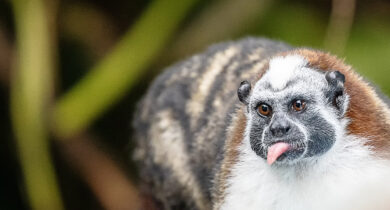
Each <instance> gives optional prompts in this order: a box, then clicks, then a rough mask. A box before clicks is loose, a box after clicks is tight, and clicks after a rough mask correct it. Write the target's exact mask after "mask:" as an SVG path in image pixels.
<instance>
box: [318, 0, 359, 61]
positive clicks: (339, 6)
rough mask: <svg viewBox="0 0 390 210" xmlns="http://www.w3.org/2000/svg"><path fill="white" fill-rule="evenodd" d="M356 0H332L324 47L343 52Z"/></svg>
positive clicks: (339, 52)
mask: <svg viewBox="0 0 390 210" xmlns="http://www.w3.org/2000/svg"><path fill="white" fill-rule="evenodd" d="M355 7H356V0H332V13H331V15H330V20H329V25H328V29H327V33H326V36H325V40H324V46H325V48H327V49H329V50H331V51H333V52H334V53H337V54H339V55H341V54H343V52H344V49H345V47H346V45H347V41H348V37H349V34H350V31H351V27H352V23H353V17H354V13H355Z"/></svg>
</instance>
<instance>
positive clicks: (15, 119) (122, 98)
mask: <svg viewBox="0 0 390 210" xmlns="http://www.w3.org/2000/svg"><path fill="white" fill-rule="evenodd" d="M247 36H262V37H268V38H272V39H275V40H281V41H284V42H287V43H289V44H291V45H293V46H297V47H298V46H299V47H302V46H306V47H311V48H318V49H323V50H326V51H330V52H331V53H333V54H336V55H338V56H339V57H341V58H344V59H345V61H346V62H347V63H349V64H351V65H352V66H353V67H354V68H355V69H356V70H357V71H358V72H359V73H361V75H363V76H364V77H365V78H366V79H367V80H369V81H371V82H373V83H374V84H375V85H376V86H378V87H379V88H380V89H382V91H383V92H384V93H385V94H390V77H389V76H390V58H389V57H390V1H386V0H333V1H332V0H209V1H206V0H153V1H151V0H132V1H124V0H113V1H104V0H78V1H76V0H15V1H11V0H3V1H0V116H1V117H0V119H1V121H0V133H1V145H0V167H1V173H0V209H138V208H139V206H140V201H139V199H138V196H137V187H136V186H137V173H136V169H135V167H134V165H133V164H132V162H131V158H130V157H131V149H132V140H131V126H130V123H131V117H132V113H133V112H134V107H135V105H136V102H137V101H138V100H139V99H140V97H141V96H142V95H143V93H144V92H145V91H146V88H147V87H148V85H149V84H150V82H151V81H152V80H153V78H154V77H155V76H156V75H157V74H158V73H160V72H161V71H162V70H163V69H164V68H165V67H167V66H169V65H171V64H173V63H174V62H177V61H179V60H181V59H184V58H186V57H188V56H190V55H191V54H194V53H197V52H201V51H202V50H204V49H205V48H206V47H207V46H209V45H210V44H213V43H216V42H220V41H226V40H236V39H239V38H242V37H247Z"/></svg>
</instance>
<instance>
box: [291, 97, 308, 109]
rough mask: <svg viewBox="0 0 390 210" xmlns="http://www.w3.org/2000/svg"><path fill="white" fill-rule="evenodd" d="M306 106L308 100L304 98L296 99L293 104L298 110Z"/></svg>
mask: <svg viewBox="0 0 390 210" xmlns="http://www.w3.org/2000/svg"><path fill="white" fill-rule="evenodd" d="M305 107H306V102H305V101H304V100H299V99H298V100H295V101H294V102H293V104H292V108H293V109H294V110H295V111H297V112H300V111H302V110H303V109H304V108H305Z"/></svg>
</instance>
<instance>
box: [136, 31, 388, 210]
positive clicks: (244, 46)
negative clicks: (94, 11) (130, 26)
mask: <svg viewBox="0 0 390 210" xmlns="http://www.w3.org/2000/svg"><path fill="white" fill-rule="evenodd" d="M289 56H298V57H299V58H301V59H303V60H304V62H305V67H307V68H311V69H313V70H315V71H318V72H326V71H334V70H337V71H340V72H341V73H342V74H344V75H345V78H346V82H345V90H346V92H347V94H348V95H349V106H348V107H347V110H346V115H345V117H344V118H343V120H342V121H341V122H342V123H341V124H343V126H345V127H346V129H345V130H342V129H341V130H340V131H338V135H341V136H342V138H341V139H342V140H340V139H337V140H336V142H335V144H334V145H333V146H332V148H331V149H330V150H329V151H328V152H326V153H325V154H324V155H323V156H321V160H317V162H315V163H311V164H297V165H295V166H294V167H290V168H282V169H280V170H274V169H273V168H271V167H270V166H269V165H267V164H266V162H265V160H264V159H262V158H261V157H259V156H258V155H256V153H255V152H254V151H253V150H252V149H251V147H250V145H249V139H248V131H247V129H246V126H247V123H248V115H247V107H245V106H244V105H243V104H241V103H240V102H239V100H238V97H237V88H238V87H239V84H240V82H241V81H243V80H248V81H249V82H250V83H251V84H252V85H255V84H256V83H257V81H259V80H260V79H261V78H262V77H263V76H264V75H266V74H267V71H268V70H269V66H270V61H271V62H272V61H273V59H275V58H276V59H282V60H283V59H285V58H287V57H289ZM282 62H283V61H282ZM288 67H289V65H287V66H285V67H283V68H279V70H280V72H277V74H275V75H273V76H272V77H273V80H275V81H274V83H275V85H276V87H277V88H281V89H283V87H284V86H285V85H286V84H283V81H282V79H280V80H278V75H280V77H288V76H289V75H287V72H286V75H285V74H284V72H283V69H284V68H288ZM267 76H269V75H267ZM275 78H276V79H275ZM287 79H288V78H287ZM134 128H135V139H137V148H136V151H135V154H134V158H135V160H136V161H137V163H138V164H139V167H140V177H141V180H142V190H143V193H144V194H145V195H146V196H148V197H152V198H153V200H154V202H155V204H156V206H157V208H161V209H325V208H327V209H357V208H358V207H359V208H361V209H390V202H389V201H386V199H385V198H387V197H389V196H390V182H388V183H387V179H386V177H387V176H388V175H390V164H389V161H388V160H389V158H390V155H389V154H390V153H389V151H390V112H389V108H388V105H387V104H385V103H384V102H383V100H381V99H380V98H379V97H378V96H377V94H376V93H375V91H374V90H373V88H371V86H370V85H369V84H368V83H367V82H365V81H363V80H362V79H361V77H360V76H359V75H358V74H357V73H355V72H354V71H353V70H352V68H351V67H350V66H348V65H346V64H344V62H343V61H341V60H339V59H338V58H336V57H334V56H332V55H330V54H327V53H324V52H320V51H316V50H309V49H293V48H292V47H290V46H288V45H286V44H284V43H280V42H274V41H271V40H267V39H255V38H248V39H244V40H240V41H237V42H227V43H222V44H217V45H214V46H212V47H210V48H209V49H208V50H207V51H206V52H204V53H202V54H198V55H195V56H193V57H191V58H189V59H188V60H186V61H183V62H180V63H178V64H176V65H174V66H172V67H170V68H168V69H167V70H166V71H164V73H163V74H162V75H160V76H159V77H158V78H157V79H156V80H155V81H154V82H153V84H152V86H151V87H150V89H149V91H148V93H147V94H146V96H145V97H144V98H143V100H142V101H141V103H140V104H139V109H138V111H137V115H136V118H135V119H134ZM389 177H390V176H389ZM377 194H378V195H377ZM373 203H374V204H375V205H376V206H375V207H374V208H373Z"/></svg>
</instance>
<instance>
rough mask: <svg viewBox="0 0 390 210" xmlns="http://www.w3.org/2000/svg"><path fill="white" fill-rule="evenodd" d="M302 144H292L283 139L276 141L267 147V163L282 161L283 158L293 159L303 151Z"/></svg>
mask: <svg viewBox="0 0 390 210" xmlns="http://www.w3.org/2000/svg"><path fill="white" fill-rule="evenodd" d="M304 150H305V149H304V145H301V144H292V143H288V142H284V141H279V142H276V143H274V144H272V145H270V146H269V147H268V148H267V163H268V164H269V165H272V164H273V163H274V162H282V161H283V160H285V159H288V160H293V159H296V158H297V157H299V156H300V155H301V154H303V152H304Z"/></svg>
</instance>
